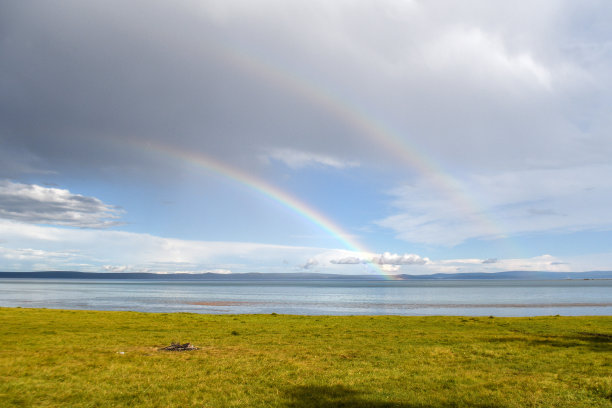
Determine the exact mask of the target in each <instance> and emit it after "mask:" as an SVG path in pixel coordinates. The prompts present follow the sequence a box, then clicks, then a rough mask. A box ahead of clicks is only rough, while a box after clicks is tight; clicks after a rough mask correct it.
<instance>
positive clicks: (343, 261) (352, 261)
mask: <svg viewBox="0 0 612 408" xmlns="http://www.w3.org/2000/svg"><path fill="white" fill-rule="evenodd" d="M329 262H331V263H333V264H336V265H358V264H365V263H368V262H369V261H368V260H367V259H362V258H357V257H355V256H348V257H346V258H340V259H332V260H330V261H329Z"/></svg>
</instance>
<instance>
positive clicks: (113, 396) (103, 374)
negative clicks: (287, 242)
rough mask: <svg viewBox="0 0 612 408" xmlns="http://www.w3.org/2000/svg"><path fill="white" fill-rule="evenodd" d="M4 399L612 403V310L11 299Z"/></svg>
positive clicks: (4, 329) (1, 381) (5, 324)
mask: <svg viewBox="0 0 612 408" xmlns="http://www.w3.org/2000/svg"><path fill="white" fill-rule="evenodd" d="M172 341H180V342H191V343H193V344H195V345H197V346H199V347H200V348H201V349H200V350H198V351H191V352H166V351H158V348H160V347H162V346H166V345H168V344H170V342H172ZM120 352H123V353H124V354H120ZM0 406H2V407H22V406H27V407H29V406H35V407H58V406H77V407H116V406H129V407H133V406H147V407H149V406H151V407H172V406H175V407H245V406H247V407H249V406H252V407H294V408H299V407H379V408H380V407H404V408H406V407H612V317H537V318H488V317H481V318H472V317H390V316H377V317H372V316H351V317H336V316H283V315H197V314H182V313H179V314H144V313H132V312H90V311H65V310H45V309H43V310H40V309H19V308H17V309H9V308H0Z"/></svg>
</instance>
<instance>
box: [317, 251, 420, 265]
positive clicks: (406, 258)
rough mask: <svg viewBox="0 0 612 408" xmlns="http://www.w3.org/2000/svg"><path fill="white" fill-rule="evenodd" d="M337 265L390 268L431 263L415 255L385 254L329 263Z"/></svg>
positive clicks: (350, 257) (354, 257)
mask: <svg viewBox="0 0 612 408" xmlns="http://www.w3.org/2000/svg"><path fill="white" fill-rule="evenodd" d="M329 262H330V263H332V264H336V265H358V264H368V263H373V264H376V265H389V266H401V265H424V264H426V263H427V262H429V259H428V258H421V257H420V256H419V255H415V254H403V255H398V254H392V253H390V252H385V253H383V254H381V255H375V256H369V257H357V256H348V257H344V258H339V259H331V260H330V261H329ZM388 269H393V268H388Z"/></svg>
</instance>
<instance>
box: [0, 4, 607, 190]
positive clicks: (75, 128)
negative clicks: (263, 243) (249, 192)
mask: <svg viewBox="0 0 612 408" xmlns="http://www.w3.org/2000/svg"><path fill="white" fill-rule="evenodd" d="M1 7H2V9H1V10H0V14H1V15H2V21H1V23H2V27H3V33H2V35H3V38H4V39H5V41H2V42H0V55H1V56H2V60H3V62H4V64H3V70H2V73H1V74H0V75H1V78H0V79H2V81H1V83H2V84H3V85H2V86H3V88H2V92H0V105H2V106H3V109H2V110H0V130H2V131H1V132H0V135H1V136H0V137H1V138H2V139H1V140H2V145H3V150H5V149H6V151H9V149H10V151H11V152H22V153H23V155H24V157H26V156H28V157H32V158H33V160H31V161H30V162H31V163H30V164H28V163H27V161H25V159H24V160H23V161H20V163H18V164H20V165H24V166H25V165H26V164H28V166H26V167H28V168H32V167H36V168H40V169H45V170H48V169H51V170H55V171H62V170H75V169H78V168H80V169H81V170H82V171H87V172H91V173H94V174H99V173H100V172H101V169H103V170H104V171H107V172H111V173H114V174H115V176H117V177H121V175H123V174H128V175H133V173H134V172H138V170H137V169H139V168H141V167H146V170H148V171H143V172H142V173H140V174H144V175H147V176H148V177H150V178H151V179H153V180H159V179H160V175H163V174H164V173H165V172H167V171H168V169H169V166H168V165H167V163H164V162H162V161H157V160H154V159H152V158H150V157H149V158H147V155H146V154H143V151H142V149H139V148H134V149H132V148H126V147H127V146H129V145H130V143H129V142H135V141H136V140H144V141H145V142H146V141H147V140H150V141H168V140H172V143H173V145H174V146H176V147H178V148H183V149H189V150H190V151H192V152H197V151H206V152H208V153H209V154H211V155H215V156H222V157H223V158H224V159H225V160H227V161H229V162H231V163H233V164H236V165H241V166H244V167H249V166H250V167H256V162H257V160H255V159H254V156H256V155H253V154H252V152H258V151H261V146H283V149H280V150H278V151H274V152H271V153H272V155H273V156H276V157H275V158H274V160H279V161H282V162H284V163H285V164H287V165H288V166H293V167H296V168H300V167H303V166H311V165H320V166H331V167H336V168H346V167H347V166H348V167H350V166H353V165H355V164H356V163H357V162H358V163H359V164H360V165H362V166H366V165H375V166H380V165H388V166H390V168H397V167H396V166H397V165H398V164H400V163H401V164H403V165H406V163H403V162H402V157H404V156H402V152H401V149H398V146H401V145H402V143H410V144H411V145H413V147H414V148H415V149H417V150H419V151H420V152H423V153H425V152H432V156H433V157H434V158H435V159H436V160H437V161H439V162H442V163H448V164H450V165H454V164H461V165H463V166H462V167H463V168H467V167H470V168H472V169H482V168H487V169H488V168H496V169H499V168H500V166H517V167H524V165H525V164H529V165H532V164H533V163H541V162H543V161H545V162H547V163H552V164H556V165H562V164H563V163H567V162H568V160H571V162H572V163H575V162H576V161H578V162H579V163H580V164H584V163H585V161H588V160H589V159H591V160H592V159H593V158H595V159H596V160H598V161H599V162H604V161H605V160H606V159H607V157H609V153H610V152H609V147H608V148H606V149H604V150H603V151H602V150H601V149H598V148H597V145H600V144H602V143H603V144H606V143H605V141H606V137H607V135H609V130H610V123H609V122H608V120H607V119H606V118H607V116H606V110H605V109H603V108H602V107H605V106H607V105H609V103H607V102H610V101H609V90H610V84H611V81H610V80H609V79H608V75H607V73H608V72H609V68H610V66H609V58H607V57H606V56H607V55H608V53H607V48H606V47H609V45H608V43H609V41H608V38H609V36H608V35H607V34H606V33H605V32H604V31H603V30H587V29H583V28H581V27H583V25H582V24H579V22H580V21H585V20H588V21H590V22H591V23H592V25H593V26H605V23H606V22H607V21H608V20H609V17H610V9H609V6H603V5H602V4H598V3H593V4H591V3H583V2H576V3H573V4H572V3H547V4H546V5H542V6H538V7H530V8H528V10H527V9H525V10H516V9H513V8H511V7H504V6H500V5H499V4H496V5H495V7H492V6H489V5H486V4H483V3H482V2H469V4H465V3H463V4H461V5H458V4H453V3H452V2H441V3H424V2H422V3H418V2H413V3H410V4H408V3H407V4H404V5H402V6H400V5H398V2H397V1H394V0H385V1H381V2H377V3H376V4H374V3H368V2H333V3H329V2H320V1H319V2H317V1H315V2H312V1H296V2H292V3H291V5H289V4H285V3H283V2H279V1H266V2H263V3H260V4H258V5H257V7H253V5H252V4H249V3H248V2H228V3H227V4H220V3H219V2H195V1H187V2H181V3H180V4H173V5H170V4H166V3H163V2H159V3H150V2H145V1H133V2H121V1H112V0H111V1H110V2H109V1H107V2H100V1H90V2H80V1H74V0H73V1H62V2H59V1H48V2H44V4H39V5H38V6H37V7H36V8H32V7H28V6H27V5H25V4H22V2H12V3H3V4H2V6H1ZM169 16H170V17H171V18H169ZM85 22H87V23H85ZM279 34H280V35H279ZM398 39H401V41H398ZM23 44H27V45H28V46H27V47H25V46H24V45H23ZM95 50H104V55H103V58H102V57H101V54H100V53H99V52H96V51H95ZM112 61H121V64H116V63H113V62H112ZM355 84H359V86H355ZM159 95H163V97H159ZM33 117H34V118H36V120H31V118H33ZM440 118H444V120H440ZM585 125H586V126H585ZM385 129H390V131H393V130H395V129H396V130H397V132H396V133H397V137H398V139H399V140H398V141H399V142H400V143H399V144H397V145H395V147H394V148H391V147H390V146H392V144H389V143H384V140H381V139H380V137H373V134H374V133H375V132H376V131H378V136H380V135H381V134H384V133H385V131H384V130H385ZM368 132H369V133H368ZM585 138H586V139H588V143H584V141H585ZM145 144H146V143H145ZM606 145H607V144H606ZM300 152H305V153H300ZM313 152H316V153H313ZM486 152H496V154H495V155H491V154H485V153H486ZM342 157H350V158H351V160H348V161H347V160H345V159H341V158H342ZM0 163H2V162H0ZM11 167H12V168H11V169H10V172H11V173H15V172H25V171H28V169H27V168H26V167H23V168H21V169H19V168H18V167H19V166H17V167H15V166H11ZM407 167H409V166H407ZM7 172H9V170H7ZM158 182H159V181H158Z"/></svg>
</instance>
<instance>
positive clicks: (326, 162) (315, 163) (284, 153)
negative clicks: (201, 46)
mask: <svg viewBox="0 0 612 408" xmlns="http://www.w3.org/2000/svg"><path fill="white" fill-rule="evenodd" d="M264 159H265V160H267V161H270V160H277V161H280V162H282V163H284V164H285V165H287V166H288V167H290V168H292V169H301V168H304V167H333V168H337V169H344V168H348V167H357V166H359V163H357V162H356V161H349V160H342V159H339V158H337V157H333V156H330V155H326V154H317V153H310V152H304V151H298V150H294V149H271V150H270V151H269V152H268V153H267V154H266V155H265V156H264Z"/></svg>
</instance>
